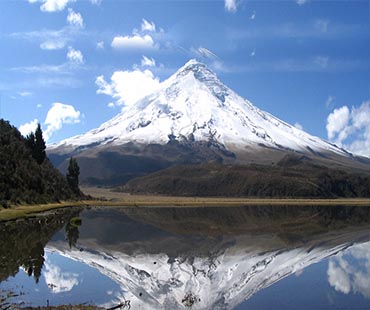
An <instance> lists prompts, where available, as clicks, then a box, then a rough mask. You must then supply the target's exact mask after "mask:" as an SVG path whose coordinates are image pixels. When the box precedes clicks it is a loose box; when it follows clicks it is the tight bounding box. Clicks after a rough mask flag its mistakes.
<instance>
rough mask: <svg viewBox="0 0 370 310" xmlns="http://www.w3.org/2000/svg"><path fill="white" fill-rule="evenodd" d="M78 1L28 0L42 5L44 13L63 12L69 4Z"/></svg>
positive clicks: (41, 8)
mask: <svg viewBox="0 0 370 310" xmlns="http://www.w3.org/2000/svg"><path fill="white" fill-rule="evenodd" d="M75 1H76V0H28V2H29V3H37V2H39V3H42V4H41V6H40V10H41V11H43V12H57V11H63V10H64V8H65V7H66V6H67V4H68V3H71V2H75Z"/></svg>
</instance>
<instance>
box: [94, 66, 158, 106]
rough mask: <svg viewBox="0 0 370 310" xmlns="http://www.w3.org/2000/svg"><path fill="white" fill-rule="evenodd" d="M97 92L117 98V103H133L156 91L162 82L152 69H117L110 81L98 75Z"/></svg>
mask: <svg viewBox="0 0 370 310" xmlns="http://www.w3.org/2000/svg"><path fill="white" fill-rule="evenodd" d="M95 83H96V85H97V86H98V90H97V93H98V94H105V95H108V96H111V97H112V98H114V99H116V104H117V105H125V106H126V105H131V104H134V103H135V102H136V101H138V100H139V99H141V98H142V97H144V96H146V95H149V94H150V93H152V92H153V91H155V90H156V89H157V88H158V86H159V84H160V82H159V79H158V78H156V77H154V75H153V73H152V72H151V71H150V70H143V71H141V70H139V69H135V70H133V71H116V72H114V73H113V75H112V76H111V78H110V82H107V81H106V80H105V79H104V76H98V77H97V78H96V81H95Z"/></svg>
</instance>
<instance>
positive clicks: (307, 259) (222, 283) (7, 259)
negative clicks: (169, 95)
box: [0, 206, 370, 310]
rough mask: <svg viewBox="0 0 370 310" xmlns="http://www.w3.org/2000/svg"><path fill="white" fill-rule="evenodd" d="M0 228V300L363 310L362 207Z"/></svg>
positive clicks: (73, 217) (144, 210)
mask: <svg viewBox="0 0 370 310" xmlns="http://www.w3.org/2000/svg"><path fill="white" fill-rule="evenodd" d="M0 231H1V238H0V239H1V240H0V253H1V254H0V255H1V258H0V300H1V301H0V308H6V307H8V306H9V305H11V304H12V305H13V306H18V307H20V308H22V307H29V306H47V305H50V306H56V305H62V304H91V305H96V306H99V307H102V308H111V307H115V306H117V305H119V304H120V303H123V302H125V301H126V305H125V306H123V307H122V308H121V309H128V308H129V306H130V307H131V309H237V310H242V309H248V310H249V309H370V207H343V206H340V207H339V206H323V207H320V206H313V207H309V206H304V207H303V206H245V207H186V208H181V207H176V208H175V207H173V208H172V207H163V208H161V207H134V208H108V207H99V208H90V209H80V208H71V209H64V210H62V209H60V210H57V211H52V212H49V213H45V214H43V215H40V216H37V217H34V218H30V219H27V220H17V221H11V222H3V223H0Z"/></svg>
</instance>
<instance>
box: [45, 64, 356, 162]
mask: <svg viewBox="0 0 370 310" xmlns="http://www.w3.org/2000/svg"><path fill="white" fill-rule="evenodd" d="M171 140H177V141H184V140H186V141H211V142H213V143H216V144H218V145H220V146H221V147H224V148H226V149H227V150H230V151H233V150H243V149H244V148H246V147H247V148H253V147H261V146H265V147H269V148H275V149H284V150H286V149H288V150H294V151H299V152H307V151H309V152H312V151H315V152H334V153H337V154H340V155H343V156H349V154H348V153H347V152H346V151H344V150H343V149H340V148H338V147H336V146H334V145H332V144H330V143H327V142H325V141H323V140H321V139H320V138H317V137H313V136H311V135H309V134H307V133H305V132H303V131H302V130H299V129H297V128H295V127H294V126H291V125H289V124H287V123H285V122H283V121H281V120H279V119H278V118H276V117H274V116H272V115H271V114H269V113H266V112H264V111H262V110H260V109H258V108H257V107H255V106H254V105H253V104H252V103H251V102H249V101H248V100H245V99H243V98H242V97H240V96H239V95H238V94H236V93H235V92H234V91H232V90H231V89H230V88H228V87H227V86H225V85H224V84H223V83H222V82H221V81H220V80H219V79H218V78H217V76H216V74H215V73H213V72H212V71H211V70H210V69H208V68H207V67H206V65H204V64H202V63H199V62H197V61H196V60H190V61H189V62H188V63H186V64H185V65H184V66H183V67H182V68H180V69H179V70H178V71H177V72H176V73H175V74H174V75H172V76H171V77H170V78H169V79H167V80H166V81H164V82H162V83H161V85H160V88H159V89H158V90H157V91H156V92H154V93H152V94H151V95H149V96H146V97H144V98H142V99H141V100H139V101H138V102H137V103H136V104H134V105H131V106H127V107H125V108H123V110H122V112H121V113H119V114H118V115H117V116H115V117H114V118H112V119H111V120H109V121H108V122H106V123H104V124H102V125H101V126H100V127H99V128H97V129H94V130H91V131H89V132H87V133H86V134H84V135H80V136H76V137H73V138H70V139H67V140H64V141H62V142H60V143H58V144H55V145H51V146H50V149H55V148H59V147H62V146H63V147H68V149H69V150H70V149H71V148H74V147H81V146H84V147H89V146H91V145H94V146H97V145H109V144H112V145H122V144H125V143H128V142H135V143H143V144H150V143H157V144H166V143H168V142H170V141H171Z"/></svg>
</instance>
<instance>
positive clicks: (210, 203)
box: [0, 195, 370, 221]
mask: <svg viewBox="0 0 370 310" xmlns="http://www.w3.org/2000/svg"><path fill="white" fill-rule="evenodd" d="M244 205H256V206H260V205H273V206H274V205H276V206H281V205H287V206H294V205H304V206H313V205H322V206H333V205H336V206H370V199H362V198H340V199H274V198H268V199H266V198H226V197H170V196H144V195H121V197H120V198H110V199H109V200H108V199H106V198H103V197H101V198H100V199H94V200H81V201H63V202H60V203H48V204H39V205H18V206H12V207H11V208H9V209H0V221H8V220H15V219H20V218H26V217H31V216H35V215H36V214H37V213H41V212H46V211H51V210H55V209H60V208H68V207H93V206H102V207H105V206H106V207H176V206H177V207H215V206H234V207H236V206H244Z"/></svg>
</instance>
